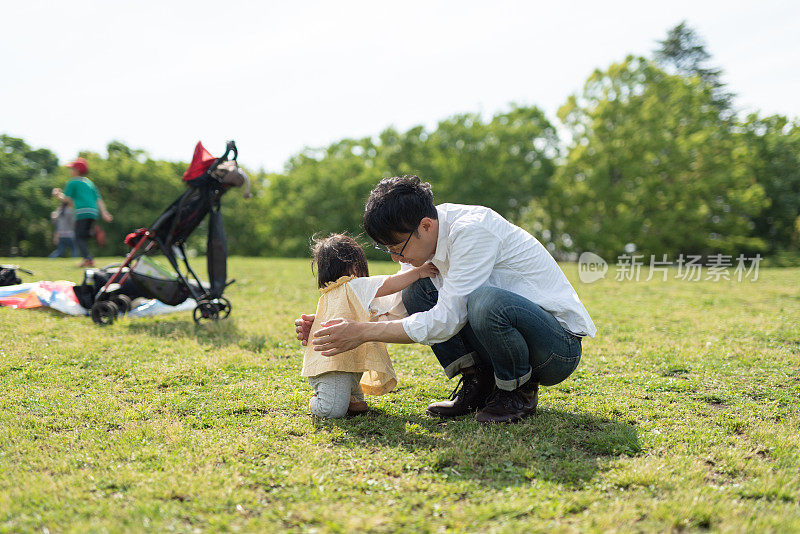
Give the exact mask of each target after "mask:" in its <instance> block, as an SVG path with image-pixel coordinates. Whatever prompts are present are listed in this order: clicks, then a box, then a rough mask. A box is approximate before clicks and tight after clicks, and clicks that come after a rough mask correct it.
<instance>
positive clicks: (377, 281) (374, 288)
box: [347, 275, 389, 312]
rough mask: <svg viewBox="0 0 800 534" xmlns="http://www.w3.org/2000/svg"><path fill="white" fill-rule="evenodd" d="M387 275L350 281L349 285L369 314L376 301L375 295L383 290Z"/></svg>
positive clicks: (362, 277)
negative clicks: (373, 302) (370, 307)
mask: <svg viewBox="0 0 800 534" xmlns="http://www.w3.org/2000/svg"><path fill="white" fill-rule="evenodd" d="M387 278H389V277H388V276H386V275H380V276H359V277H358V278H354V279H352V280H350V281H349V282H348V283H347V284H348V285H349V286H350V289H352V290H353V293H355V294H356V297H357V298H358V302H359V304H361V306H362V307H363V308H364V310H365V311H367V312H369V305H370V303H371V302H372V301H373V300H374V299H375V294H376V293H377V292H378V290H379V289H380V288H381V286H382V285H383V283H384V282H386V279H387Z"/></svg>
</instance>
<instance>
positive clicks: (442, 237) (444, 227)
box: [431, 206, 450, 262]
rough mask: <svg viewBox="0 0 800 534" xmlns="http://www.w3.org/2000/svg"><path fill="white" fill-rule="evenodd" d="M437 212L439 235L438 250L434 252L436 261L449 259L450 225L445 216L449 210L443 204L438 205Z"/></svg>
mask: <svg viewBox="0 0 800 534" xmlns="http://www.w3.org/2000/svg"><path fill="white" fill-rule="evenodd" d="M436 213H437V215H438V217H439V219H438V221H439V236H438V237H437V238H436V252H434V253H433V258H431V259H434V260H436V261H440V262H445V261H447V249H448V247H447V231H448V228H449V227H450V225H449V224H448V223H447V220H446V219H445V217H446V216H447V210H446V209H445V208H444V207H442V206H436Z"/></svg>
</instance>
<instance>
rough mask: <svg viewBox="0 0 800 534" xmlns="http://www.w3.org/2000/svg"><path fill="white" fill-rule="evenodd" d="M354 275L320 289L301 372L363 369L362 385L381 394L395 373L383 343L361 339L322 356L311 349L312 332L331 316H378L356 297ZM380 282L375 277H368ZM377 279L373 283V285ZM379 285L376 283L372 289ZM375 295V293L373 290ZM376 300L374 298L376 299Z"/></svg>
mask: <svg viewBox="0 0 800 534" xmlns="http://www.w3.org/2000/svg"><path fill="white" fill-rule="evenodd" d="M355 278H356V277H354V276H343V277H341V278H339V279H338V280H336V281H335V282H330V283H329V284H328V285H326V286H325V287H323V288H322V289H320V291H321V292H322V296H321V297H320V298H319V302H318V303H317V313H316V317H315V319H314V325H313V326H312V327H311V332H310V333H309V335H308V340H309V342H308V345H307V346H306V351H305V355H304V356H303V370H302V372H301V374H302V376H317V375H320V374H322V373H328V372H331V371H345V372H349V373H362V372H363V373H364V374H363V375H362V377H361V389H362V390H363V391H364V393H367V394H368V395H383V394H384V393H388V392H390V391H391V390H393V389H394V388H395V386H396V385H397V377H396V376H395V373H394V368H393V367H392V361H391V359H390V358H389V353H388V352H387V351H386V343H383V342H377V341H370V342H367V343H363V344H361V345H360V346H358V347H356V348H355V349H353V350H348V351H346V352H342V353H341V354H336V355H334V356H323V355H322V354H321V353H320V352H317V351H315V350H314V345H313V343H312V342H311V341H312V340H313V339H314V333H315V332H316V331H317V330H319V329H320V328H322V327H321V326H320V325H321V324H322V323H324V322H325V321H329V320H331V319H338V318H341V319H349V320H352V321H359V322H367V321H376V320H378V316H377V315H376V314H375V312H376V310H371V309H369V308H367V309H365V307H364V306H363V305H362V303H361V301H360V300H359V298H358V296H357V294H356V292H355V291H354V289H353V288H352V287H351V286H350V284H349V282H350V281H352V280H354V279H355ZM371 278H372V279H376V283H377V282H379V280H377V279H378V278H383V279H385V278H386V277H371ZM376 283H373V284H372V285H373V286H375V285H376ZM380 285H382V282H380V283H377V287H375V288H374V289H375V291H377V289H378V288H379V287H380ZM373 296H374V293H373ZM376 300H377V299H376Z"/></svg>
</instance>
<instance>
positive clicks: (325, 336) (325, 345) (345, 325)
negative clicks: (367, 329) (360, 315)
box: [312, 319, 363, 356]
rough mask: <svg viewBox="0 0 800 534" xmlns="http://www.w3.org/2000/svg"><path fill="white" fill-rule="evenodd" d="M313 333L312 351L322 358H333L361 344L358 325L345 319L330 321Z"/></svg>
mask: <svg viewBox="0 0 800 534" xmlns="http://www.w3.org/2000/svg"><path fill="white" fill-rule="evenodd" d="M320 326H322V328H320V329H319V330H317V331H316V332H315V333H314V340H313V341H312V343H313V344H314V350H315V351H317V352H321V353H322V355H323V356H334V355H336V354H339V353H340V352H345V351H348V350H352V349H354V348H356V347H358V346H359V345H361V344H362V343H363V341H362V340H361V338H360V323H358V322H354V321H348V320H347V319H331V320H330V321H325V322H324V323H322V324H321V325H320Z"/></svg>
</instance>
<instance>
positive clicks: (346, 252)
mask: <svg viewBox="0 0 800 534" xmlns="http://www.w3.org/2000/svg"><path fill="white" fill-rule="evenodd" d="M311 252H312V254H313V255H314V257H313V259H312V260H311V270H312V271H313V270H314V265H316V266H317V286H318V287H320V288H322V287H325V286H326V285H327V284H328V283H330V282H335V281H336V280H338V279H339V278H341V277H342V276H351V275H352V276H369V266H368V265H367V257H366V256H365V255H364V250H363V249H362V248H361V245H359V244H358V242H357V241H356V240H355V239H353V238H352V237H350V236H348V235H345V234H331V235H329V236H328V237H325V238H319V237H317V236H314V238H313V241H312V244H311Z"/></svg>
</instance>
